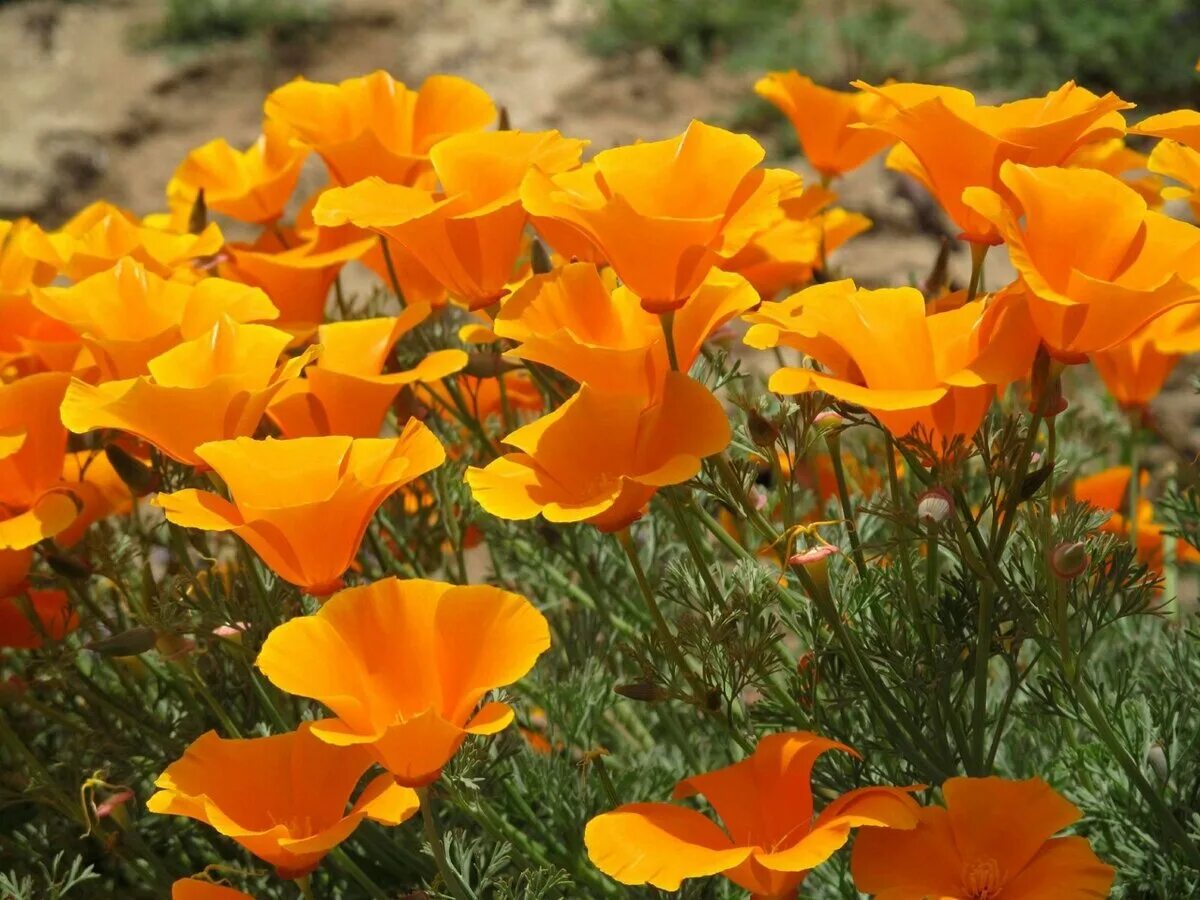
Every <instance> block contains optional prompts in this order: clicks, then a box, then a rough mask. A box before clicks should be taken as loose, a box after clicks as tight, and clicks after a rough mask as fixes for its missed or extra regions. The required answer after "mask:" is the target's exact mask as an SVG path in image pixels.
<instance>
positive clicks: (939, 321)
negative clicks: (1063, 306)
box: [746, 280, 1036, 449]
mask: <svg viewBox="0 0 1200 900" xmlns="http://www.w3.org/2000/svg"><path fill="white" fill-rule="evenodd" d="M746 320H747V321H748V322H751V323H753V326H752V327H751V329H750V331H749V332H747V334H746V343H747V344H749V345H750V346H751V347H755V348H757V349H760V350H762V349H767V348H770V347H780V346H783V347H792V348H794V349H796V350H799V351H801V352H802V353H804V354H805V355H807V356H809V357H811V358H812V359H813V360H815V361H816V362H819V363H820V364H821V365H822V367H823V369H824V371H817V370H815V369H811V368H802V367H798V366H795V367H792V366H788V367H784V368H781V369H778V370H776V371H775V373H774V374H772V375H771V379H770V382H769V385H768V386H769V388H770V390H772V391H774V392H776V393H780V394H799V393H806V392H808V391H824V392H825V393H827V394H829V395H830V396H832V397H835V398H836V399H838V400H841V401H843V402H845V403H850V404H854V405H856V406H861V407H863V408H865V409H867V410H869V411H870V412H871V413H872V414H873V415H874V416H875V417H876V418H877V419H879V421H880V422H881V423H882V424H883V426H884V427H885V428H887V429H888V430H889V431H890V432H892V434H894V435H896V436H897V437H902V436H904V435H906V434H908V433H909V432H911V431H912V430H913V429H914V428H917V427H918V426H920V427H921V428H923V429H925V430H926V431H927V432H928V436H929V437H930V438H931V440H932V442H933V445H934V448H935V449H937V447H938V443H939V440H942V441H946V440H949V439H952V438H954V437H955V436H962V437H967V438H969V437H970V436H971V435H973V434H974V433H975V431H976V429H977V428H978V427H979V424H980V422H982V421H983V416H984V414H985V413H986V412H987V409H988V406H989V405H990V404H991V402H992V399H993V398H994V397H995V394H996V388H997V387H998V386H1003V385H1005V384H1007V383H1009V382H1011V381H1014V380H1016V379H1017V378H1021V377H1023V376H1026V375H1028V374H1029V371H1030V369H1031V367H1032V363H1033V355H1034V352H1035V350H1036V337H1035V336H1034V335H1033V334H1032V333H1031V331H1030V329H1029V326H1028V319H1027V317H1026V315H1025V312H1024V309H1023V308H1022V307H1021V306H1020V305H1019V304H1018V303H1017V302H1015V301H1014V302H1011V303H1004V302H1000V303H997V302H992V303H990V304H987V303H968V304H964V305H962V306H961V307H959V308H958V309H950V310H947V311H945V312H936V313H932V314H928V315H927V314H926V308H925V298H924V297H923V296H922V295H921V292H920V291H918V290H917V289H916V288H886V289H882V290H874V291H872V290H864V289H862V288H858V287H856V286H855V284H854V282H853V281H850V280H845V281H835V282H830V283H829V284H822V285H816V286H814V287H810V288H806V289H805V290H803V291H800V292H799V293H797V294H793V295H792V296H791V297H788V298H787V299H786V300H782V301H780V302H778V303H764V304H763V305H762V306H761V307H760V308H759V310H758V311H757V312H755V313H751V314H750V315H748V316H746Z"/></svg>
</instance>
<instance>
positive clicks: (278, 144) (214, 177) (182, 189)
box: [167, 120, 308, 222]
mask: <svg viewBox="0 0 1200 900" xmlns="http://www.w3.org/2000/svg"><path fill="white" fill-rule="evenodd" d="M306 156H308V148H307V147H304V146H302V145H300V144H298V143H296V142H295V141H292V140H291V134H290V133H289V132H288V130H287V128H286V127H285V126H283V125H281V124H280V123H278V122H272V121H270V120H268V121H267V122H265V123H264V124H263V132H262V134H261V135H260V136H259V138H258V140H256V141H255V142H254V143H253V144H251V145H250V146H249V147H248V148H247V149H245V150H237V149H235V148H234V147H232V146H230V144H229V142H228V141H226V140H225V139H224V138H217V139H216V140H212V141H209V142H208V143H207V144H204V145H203V146H201V147H197V148H196V149H195V150H193V151H192V152H191V153H189V154H188V155H187V157H186V158H185V159H184V160H183V162H182V163H180V164H179V168H177V169H176V170H175V174H174V176H172V179H171V184H170V185H169V186H168V187H167V193H168V195H171V196H173V197H174V198H175V200H176V202H179V203H183V204H186V205H187V206H189V207H190V206H191V204H192V203H194V202H195V199H196V196H197V195H198V194H199V192H200V191H204V203H205V205H206V206H207V207H208V208H209V209H211V210H213V211H214V212H219V213H224V214H225V215H227V216H231V217H233V218H235V219H239V220H241V221H243V222H273V221H275V220H276V219H278V218H279V217H280V215H282V214H283V208H284V206H286V205H287V202H288V199H289V198H290V197H291V196H292V191H293V189H294V188H295V187H296V181H297V180H298V179H299V177H300V168H301V166H303V165H304V158H305V157H306Z"/></svg>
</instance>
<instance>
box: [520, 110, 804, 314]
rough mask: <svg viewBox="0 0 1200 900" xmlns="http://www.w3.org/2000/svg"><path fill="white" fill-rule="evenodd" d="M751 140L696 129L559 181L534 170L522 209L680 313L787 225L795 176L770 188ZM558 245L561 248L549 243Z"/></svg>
mask: <svg viewBox="0 0 1200 900" xmlns="http://www.w3.org/2000/svg"><path fill="white" fill-rule="evenodd" d="M764 155H765V151H764V150H763V148H762V147H761V146H760V145H759V144H758V142H757V141H755V140H754V139H753V138H751V137H748V136H747V135H744V134H733V133H731V132H728V131H725V130H723V129H721V128H716V127H714V126H712V125H705V124H704V123H703V122H699V121H694V122H692V124H691V125H689V126H688V128H687V131H685V132H684V133H683V134H681V135H679V136H678V137H674V138H671V139H670V140H666V141H650V142H646V143H640V144H633V145H631V146H628V147H616V148H613V149H611V150H604V151H602V152H600V153H597V154H596V157H595V159H593V160H592V161H591V162H590V163H588V164H587V165H585V166H582V167H580V168H578V169H574V170H572V171H569V172H563V173H561V174H558V175H553V174H551V173H549V172H545V171H540V170H538V169H536V168H535V169H534V170H533V171H531V172H530V173H529V174H528V176H526V178H525V183H524V184H523V185H522V186H521V201H522V202H523V203H524V204H525V208H526V209H527V210H529V213H530V215H531V216H533V217H534V225H535V227H539V226H538V222H539V220H549V221H550V222H552V223H556V227H557V228H558V229H566V230H569V231H570V232H572V233H574V234H575V235H576V236H577V237H578V238H580V239H582V240H584V241H587V242H589V243H591V244H594V245H595V247H596V249H597V251H598V252H599V256H600V257H602V258H603V259H604V260H605V261H607V262H608V264H609V265H610V266H612V267H613V269H614V270H615V271H616V273H617V276H618V277H619V278H620V279H621V281H622V283H623V284H625V285H626V286H628V287H629V289H630V290H631V291H633V292H634V293H635V294H636V295H637V296H638V297H640V298H641V300H642V304H643V306H644V307H645V308H646V309H647V310H648V311H650V312H653V313H661V312H666V311H668V310H672V309H678V308H679V307H680V306H682V305H683V304H684V303H685V302H686V300H687V298H688V297H689V296H691V294H692V293H694V292H695V290H696V289H697V288H698V287H699V286H700V284H701V282H703V281H704V278H705V276H706V275H707V274H708V272H709V270H710V269H712V268H713V266H714V265H716V264H717V263H718V262H719V261H720V260H722V259H727V258H729V257H731V256H733V255H734V254H735V253H737V251H739V250H740V249H742V247H743V246H745V244H746V242H747V241H748V240H749V239H750V237H751V236H752V235H753V234H754V233H755V232H757V231H759V230H761V228H763V227H765V225H766V224H768V223H769V222H771V221H773V220H775V219H778V218H780V217H782V212H781V211H780V209H779V205H778V200H779V198H780V195H781V193H782V192H788V191H796V190H797V188H798V185H799V182H800V179H799V178H798V177H797V176H794V175H793V176H791V177H790V178H783V177H779V178H772V179H769V180H768V178H767V171H766V170H763V169H759V168H758V164H759V163H760V162H762V159H763V156H764ZM551 242H552V243H553V241H551Z"/></svg>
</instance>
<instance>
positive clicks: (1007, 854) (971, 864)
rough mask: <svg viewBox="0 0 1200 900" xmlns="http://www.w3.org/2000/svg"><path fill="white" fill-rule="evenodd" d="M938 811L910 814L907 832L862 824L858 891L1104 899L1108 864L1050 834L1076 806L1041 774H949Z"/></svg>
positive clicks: (892, 897) (892, 899)
mask: <svg viewBox="0 0 1200 900" xmlns="http://www.w3.org/2000/svg"><path fill="white" fill-rule="evenodd" d="M942 796H943V797H945V799H946V805H945V807H941V806H925V807H920V808H918V810H917V813H916V815H917V819H918V824H917V826H916V827H915V828H912V829H909V830H898V829H870V830H868V831H864V832H862V833H860V834H859V835H858V837H857V838H856V839H855V841H854V854H853V856H852V857H851V863H850V869H851V872H852V873H853V875H854V885H855V887H857V888H858V889H859V890H860V891H863V892H864V893H868V894H874V895H875V896H877V897H886V898H888V900H923V898H925V897H945V898H950V897H962V898H968V897H987V898H995V900H1020V898H1032V897H1054V898H1055V900H1087V898H1099V897H1107V896H1108V892H1109V889H1110V888H1111V887H1112V882H1113V874H1114V873H1113V869H1112V867H1111V866H1106V865H1105V864H1104V863H1102V862H1101V861H1100V860H1099V859H1098V858H1097V857H1096V854H1095V853H1093V852H1092V848H1091V845H1090V844H1089V843H1088V842H1087V839H1086V838H1082V837H1058V838H1056V837H1054V834H1056V833H1057V832H1059V831H1061V830H1062V829H1064V828H1066V827H1067V826H1068V825H1071V824H1072V823H1074V822H1076V821H1078V819H1079V810H1078V809H1076V808H1075V806H1073V805H1072V804H1071V803H1069V802H1068V801H1067V800H1065V799H1064V798H1063V797H1062V796H1060V795H1059V794H1057V793H1055V791H1054V790H1053V789H1052V788H1051V787H1050V786H1049V785H1048V784H1046V782H1044V781H1042V780H1041V779H1040V778H1030V779H1029V780H1028V781H1008V780H1005V779H1002V778H994V777H993V778H951V779H949V780H947V781H946V782H945V784H943V785H942Z"/></svg>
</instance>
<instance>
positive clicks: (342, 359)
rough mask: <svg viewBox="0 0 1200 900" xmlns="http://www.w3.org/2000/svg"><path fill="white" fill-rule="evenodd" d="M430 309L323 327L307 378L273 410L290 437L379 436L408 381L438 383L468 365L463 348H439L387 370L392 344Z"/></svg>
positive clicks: (283, 393)
mask: <svg viewBox="0 0 1200 900" xmlns="http://www.w3.org/2000/svg"><path fill="white" fill-rule="evenodd" d="M429 313H430V309H429V307H428V306H425V305H420V306H418V305H410V306H408V307H407V308H406V309H404V311H403V312H401V314H400V315H399V316H395V317H391V318H378V319H356V320H352V321H346V322H331V323H328V324H325V325H322V326H321V327H320V328H319V329H317V343H318V344H319V346H320V348H321V353H320V355H319V356H318V357H317V362H316V364H315V365H313V366H310V367H309V369H308V371H307V372H306V374H305V377H304V378H303V379H300V380H296V381H290V382H288V383H287V384H284V385H283V386H282V390H280V391H279V393H278V394H276V395H275V398H274V399H273V400H272V402H271V405H270V408H269V410H268V412H269V414H270V416H271V418H272V419H273V420H274V421H275V423H276V424H278V425H279V428H280V430H281V431H282V432H283V434H284V436H285V437H306V436H312V435H319V434H345V435H349V436H351V437H376V436H377V435H378V434H379V429H380V428H381V427H382V425H383V420H384V418H385V417H386V415H387V412H388V409H389V408H390V407H391V405H392V401H393V400H395V398H396V395H397V394H398V393H399V392H400V389H401V388H402V387H404V385H406V384H414V383H416V382H427V381H437V380H439V379H441V378H445V377H446V376H447V375H450V374H452V373H454V372H457V371H459V370H460V369H462V368H463V366H465V365H466V364H467V354H466V353H464V352H463V351H462V350H457V349H450V350H435V351H433V352H431V353H429V354H427V355H426V356H425V357H424V358H422V359H421V361H420V362H419V363H417V365H416V366H414V367H412V368H411V369H407V370H405V371H403V372H390V373H388V374H382V373H383V369H384V367H385V366H386V365H387V364H388V361H389V360H390V358H391V353H392V348H393V346H395V343H396V341H398V340H399V339H400V338H401V337H402V336H403V335H405V334H406V333H408V332H409V331H411V330H412V329H413V328H415V327H416V326H417V325H419V324H420V323H421V322H422V321H424V320H425V319H426V318H427V317H428V316H429Z"/></svg>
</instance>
